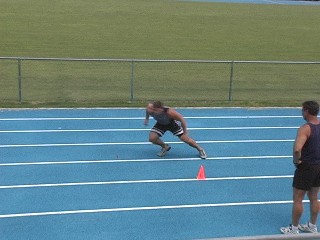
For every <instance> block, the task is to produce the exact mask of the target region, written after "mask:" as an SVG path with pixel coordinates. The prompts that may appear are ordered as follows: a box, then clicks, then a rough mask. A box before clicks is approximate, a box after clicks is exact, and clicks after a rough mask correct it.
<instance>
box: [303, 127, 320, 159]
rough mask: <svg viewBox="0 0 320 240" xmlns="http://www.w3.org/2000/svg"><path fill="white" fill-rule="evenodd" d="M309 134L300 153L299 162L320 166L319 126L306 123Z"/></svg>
mask: <svg viewBox="0 0 320 240" xmlns="http://www.w3.org/2000/svg"><path fill="white" fill-rule="evenodd" d="M307 124H308V125H309V126H310V128H311V134H310V137H309V138H308V140H307V141H306V143H305V144H304V146H303V148H302V151H301V160H302V161H303V162H308V163H310V164H317V165H320V124H312V123H307Z"/></svg>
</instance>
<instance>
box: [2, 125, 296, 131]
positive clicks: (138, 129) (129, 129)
mask: <svg viewBox="0 0 320 240" xmlns="http://www.w3.org/2000/svg"><path fill="white" fill-rule="evenodd" d="M297 128H299V127H298V126H297V127H205V128H188V130H192V131H193V130H265V129H297ZM131 131H132V132H135V131H137V132H138V131H150V128H135V129H133V128H110V129H43V130H37V129H36V130H0V133H57V132H131Z"/></svg>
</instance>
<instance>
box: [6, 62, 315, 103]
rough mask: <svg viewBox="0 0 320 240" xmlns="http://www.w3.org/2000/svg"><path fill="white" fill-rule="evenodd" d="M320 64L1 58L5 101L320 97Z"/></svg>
mask: <svg viewBox="0 0 320 240" xmlns="http://www.w3.org/2000/svg"><path fill="white" fill-rule="evenodd" d="M319 73H320V62H286V61H202V60H141V59H71V58H22V57H0V101H2V102H44V103H45V102H56V103H59V102H96V103H99V102H108V101H109V102H124V101H126V102H134V101H149V100H153V99H160V100H164V101H176V102H179V101H181V102H201V101H202V102H206V101H210V102H212V101H213V102H214V101H219V102H222V101H226V102H234V101H247V102H250V101H254V102H259V101H261V102H281V101H285V102H291V101H304V100H306V99H314V100H318V99H319V96H320V88H319V87H318V85H319Z"/></svg>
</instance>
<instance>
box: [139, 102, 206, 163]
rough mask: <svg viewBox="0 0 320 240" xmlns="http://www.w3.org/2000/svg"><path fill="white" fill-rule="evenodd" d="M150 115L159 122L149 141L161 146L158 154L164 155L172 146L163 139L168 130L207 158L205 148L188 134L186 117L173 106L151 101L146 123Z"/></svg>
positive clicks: (201, 156) (152, 130)
mask: <svg viewBox="0 0 320 240" xmlns="http://www.w3.org/2000/svg"><path fill="white" fill-rule="evenodd" d="M149 116H152V117H153V118H154V119H155V120H156V121H157V122H156V124H155V125H154V126H153V128H152V129H151V130H150V134H149V141H150V142H152V143H153V144H155V145H159V146H161V151H160V152H159V153H158V154H157V155H158V156H159V157H163V156H165V155H166V153H167V152H168V151H169V150H170V149H171V147H170V146H169V145H168V144H166V143H164V142H163V141H162V140H161V137H162V136H163V134H164V133H165V132H166V131H168V130H169V131H170V132H172V133H173V135H175V136H177V137H179V138H180V140H181V141H183V142H185V143H187V144H189V145H190V146H191V147H193V148H196V149H197V150H198V151H199V156H200V158H202V159H205V158H207V154H206V153H205V151H204V149H203V148H202V147H200V146H199V145H198V144H197V143H196V142H195V141H194V140H193V139H192V138H190V137H189V136H188V132H187V123H186V121H185V119H184V117H183V116H182V115H181V114H180V113H178V112H177V111H176V110H174V109H173V108H169V107H165V106H163V104H162V102H160V101H155V102H153V103H149V104H148V106H147V108H146V118H145V120H144V124H145V125H148V122H149Z"/></svg>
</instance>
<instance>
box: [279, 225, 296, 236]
mask: <svg viewBox="0 0 320 240" xmlns="http://www.w3.org/2000/svg"><path fill="white" fill-rule="evenodd" d="M280 232H282V233H283V234H299V228H297V227H296V228H294V227H293V226H292V224H290V225H289V226H288V227H282V228H280Z"/></svg>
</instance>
